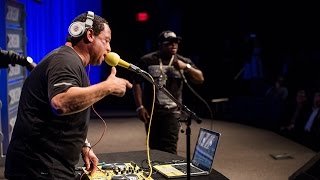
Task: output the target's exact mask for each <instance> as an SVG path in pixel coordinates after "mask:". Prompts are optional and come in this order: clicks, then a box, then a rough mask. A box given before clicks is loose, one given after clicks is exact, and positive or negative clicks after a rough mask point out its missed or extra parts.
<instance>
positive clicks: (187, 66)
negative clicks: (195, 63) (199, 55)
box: [184, 63, 192, 72]
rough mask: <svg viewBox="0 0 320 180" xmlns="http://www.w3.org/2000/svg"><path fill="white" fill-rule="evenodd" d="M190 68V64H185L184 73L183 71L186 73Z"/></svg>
mask: <svg viewBox="0 0 320 180" xmlns="http://www.w3.org/2000/svg"><path fill="white" fill-rule="evenodd" d="M191 68H192V66H191V64H189V63H187V64H186V67H185V68H184V71H185V72H188V71H190V70H191Z"/></svg>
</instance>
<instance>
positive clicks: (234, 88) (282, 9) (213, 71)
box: [101, 0, 320, 114]
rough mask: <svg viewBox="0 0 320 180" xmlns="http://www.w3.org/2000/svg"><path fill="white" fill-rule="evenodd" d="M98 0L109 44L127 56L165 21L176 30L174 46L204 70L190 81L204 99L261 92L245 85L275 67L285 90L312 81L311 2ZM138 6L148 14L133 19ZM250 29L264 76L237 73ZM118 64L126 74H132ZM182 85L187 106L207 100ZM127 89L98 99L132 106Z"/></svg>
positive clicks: (262, 82) (269, 78) (263, 80)
mask: <svg viewBox="0 0 320 180" xmlns="http://www.w3.org/2000/svg"><path fill="white" fill-rule="evenodd" d="M102 7H103V8H102V16H103V17H105V18H106V19H107V20H108V22H109V23H110V26H111V29H112V41H111V47H112V51H114V52H117V53H118V54H119V55H120V56H121V58H122V59H124V60H126V61H128V62H130V63H135V62H136V61H137V60H138V59H139V58H140V57H141V56H142V55H143V54H145V53H147V52H150V51H152V50H155V49H156V48H157V36H158V34H159V33H160V32H161V31H163V30H167V29H170V30H173V31H175V32H176V33H177V34H178V35H179V36H182V38H183V40H182V42H181V44H180V47H179V53H180V54H182V55H184V56H187V57H190V58H192V60H193V61H194V62H195V63H196V64H197V66H198V67H199V68H201V69H202V70H203V73H204V76H205V82H204V84H202V85H192V84H191V85H192V87H193V88H194V90H195V91H196V92H197V93H198V94H199V95H200V96H201V97H202V98H203V99H204V100H205V101H207V102H208V103H209V104H211V103H210V101H211V99H213V98H221V97H229V98H230V97H234V96H248V95H249V96H250V95H257V94H258V95H261V94H262V93H263V92H251V91H250V87H251V86H257V84H259V86H261V87H266V88H267V87H269V86H271V85H273V82H274V80H275V78H276V77H277V76H278V75H285V77H286V80H287V81H286V86H287V87H288V89H289V93H290V95H291V94H292V93H294V91H295V90H296V89H297V88H298V87H300V86H304V87H307V88H310V89H312V88H315V87H317V86H318V82H319V77H320V76H319V72H320V71H319V70H318V69H319V67H320V66H319V57H320V56H319V43H318V42H319V39H320V36H319V27H318V21H319V17H320V16H319V15H320V12H319V11H318V10H317V6H316V5H315V3H309V2H303V3H302V2H296V3H294V2H291V1H290V2H289V1H288V2H286V1H282V2H273V1H248V0H245V1H223V2H220V1H219V2H210V1H196V2H195V1H172V0H161V1H160V0H158V1H157V0H154V1H151V0H134V1H121V0H118V1H102ZM141 11H144V12H147V13H148V14H149V20H148V21H147V22H137V21H136V19H135V15H136V13H137V12H141ZM251 34H255V35H256V40H257V41H258V43H259V46H260V47H261V54H260V57H261V62H262V68H263V77H259V78H258V79H252V80H249V81H248V80H243V79H242V76H241V75H242V74H241V71H242V70H243V68H244V64H245V63H246V62H248V61H250V59H251V53H252V50H253V39H252V38H250V35H251ZM104 66H106V65H104ZM102 69H104V70H106V72H102V73H101V74H102V79H103V78H105V77H106V76H105V75H107V74H108V69H109V68H108V67H106V68H102ZM118 71H119V72H118V73H119V75H121V76H123V77H126V78H129V79H130V77H131V75H132V74H131V73H132V72H128V71H127V70H123V69H120V68H118ZM238 74H240V76H237V75H238ZM252 81H254V84H253V82H252ZM257 82H258V83H257ZM255 83H257V84H255ZM261 89H262V90H261V91H263V90H264V89H263V88H261ZM185 91H186V92H185V94H184V95H185V100H184V102H185V103H186V105H187V106H190V107H191V108H192V109H196V110H197V111H198V110H199V109H200V110H201V109H202V110H203V108H206V106H205V104H204V103H202V102H201V101H200V100H199V98H197V97H196V96H195V95H194V94H193V93H191V92H190V91H189V90H188V89H186V90H185ZM130 93H131V91H130V90H129V93H128V96H126V97H124V98H123V99H121V100H119V99H118V98H116V97H107V98H106V101H109V102H110V101H112V102H114V103H105V101H102V102H101V104H103V106H108V105H107V104H112V108H116V107H117V106H118V107H121V108H128V109H135V105H134V103H133V98H132V96H131V94H130ZM124 102H126V103H125V104H124ZM110 107H111V106H110ZM110 107H109V108H110ZM198 113H200V114H202V112H198ZM205 114H206V113H205Z"/></svg>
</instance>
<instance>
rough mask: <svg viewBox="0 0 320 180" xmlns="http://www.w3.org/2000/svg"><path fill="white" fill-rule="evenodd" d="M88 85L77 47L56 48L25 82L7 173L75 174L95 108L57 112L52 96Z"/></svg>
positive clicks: (52, 176) (68, 176) (66, 176)
mask: <svg viewBox="0 0 320 180" xmlns="http://www.w3.org/2000/svg"><path fill="white" fill-rule="evenodd" d="M72 86H75V87H87V86H89V79H88V77H87V74H86V69H85V67H84V65H83V63H82V61H81V59H80V57H79V56H78V55H77V54H76V52H75V51H74V50H73V49H72V48H70V47H68V46H61V47H59V48H57V49H55V50H53V51H52V52H50V53H49V54H48V55H47V56H46V57H45V58H44V59H43V60H41V62H40V63H39V64H38V65H37V66H36V68H35V69H34V70H33V71H32V72H31V73H30V75H29V76H28V77H27V79H26V80H25V82H24V85H23V88H22V93H21V97H20V102H19V109H18V114H17V119H16V122H15V126H14V129H13V133H12V138H11V141H10V145H9V148H8V151H7V154H6V163H5V166H6V167H5V174H6V176H18V175H27V176H28V177H29V176H30V177H33V178H34V177H41V178H43V179H72V178H74V165H75V164H77V163H78V161H79V157H80V156H79V155H80V152H81V148H82V145H83V143H84V140H85V138H86V136H87V131H88V122H89V119H90V109H89V108H88V109H86V110H84V111H81V112H79V113H75V114H72V115H66V116H57V115H56V114H55V113H54V112H53V110H52V108H51V105H50V101H51V99H52V98H53V97H54V96H55V95H57V94H59V93H62V92H65V91H67V90H68V89H69V88H70V87H72Z"/></svg>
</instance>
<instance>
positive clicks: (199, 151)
mask: <svg viewBox="0 0 320 180" xmlns="http://www.w3.org/2000/svg"><path fill="white" fill-rule="evenodd" d="M220 136H221V134H220V133H219V132H215V131H213V130H209V129H205V128H200V130H199V134H198V139H197V143H196V146H195V149H194V152H193V156H192V159H191V162H190V176H200V175H208V174H210V173H211V170H212V168H213V160H214V156H215V152H216V150H217V147H218V142H219V139H220ZM153 168H154V169H155V170H156V171H157V172H159V173H161V174H162V175H164V176H165V177H166V178H181V177H186V176H187V162H182V163H173V164H159V165H154V166H153Z"/></svg>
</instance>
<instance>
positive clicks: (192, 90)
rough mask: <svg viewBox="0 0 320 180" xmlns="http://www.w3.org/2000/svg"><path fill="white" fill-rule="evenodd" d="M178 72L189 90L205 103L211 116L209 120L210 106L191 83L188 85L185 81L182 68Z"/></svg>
mask: <svg viewBox="0 0 320 180" xmlns="http://www.w3.org/2000/svg"><path fill="white" fill-rule="evenodd" d="M179 73H180V75H181V77H182V79H183V81H184V83H185V84H186V85H187V87H188V88H189V89H190V91H191V92H192V93H193V94H194V95H195V96H197V97H198V98H199V99H200V100H201V101H202V102H203V103H204V104H205V105H206V107H207V108H208V111H209V113H210V118H211V120H213V114H212V111H211V108H210V106H209V104H208V103H207V102H206V100H204V99H203V98H202V97H201V96H200V95H199V94H198V93H197V92H196V91H195V90H194V89H193V88H192V87H191V85H190V84H189V83H188V81H187V78H186V77H185V76H184V74H183V72H182V70H180V71H179ZM212 123H213V121H211V129H212V126H213V124H212Z"/></svg>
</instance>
